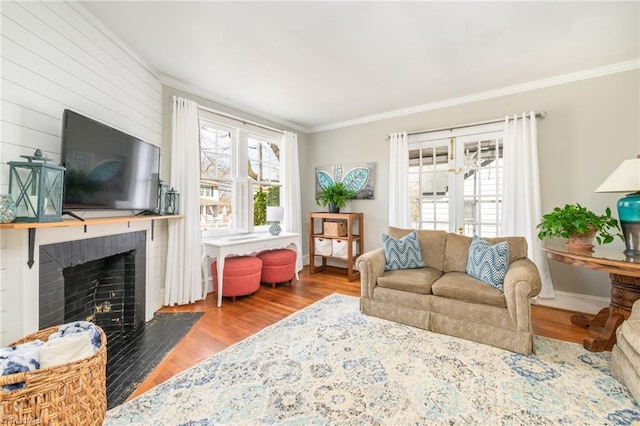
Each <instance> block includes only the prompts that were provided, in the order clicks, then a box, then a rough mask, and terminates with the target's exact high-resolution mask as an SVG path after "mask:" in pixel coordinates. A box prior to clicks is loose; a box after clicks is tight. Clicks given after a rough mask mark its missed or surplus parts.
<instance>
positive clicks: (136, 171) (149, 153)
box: [62, 109, 160, 211]
mask: <svg viewBox="0 0 640 426" xmlns="http://www.w3.org/2000/svg"><path fill="white" fill-rule="evenodd" d="M62 165H63V166H64V167H65V168H66V171H65V178H64V203H63V209H64V210H66V211H70V210H71V211H72V210H90V209H98V210H112V209H117V210H149V211H153V210H154V209H155V208H156V203H157V193H158V173H159V170H160V148H158V147H157V146H155V145H153V144H150V143H147V142H144V141H142V140H140V139H138V138H136V137H134V136H131V135H128V134H126V133H124V132H121V131H120V130H116V129H114V128H112V127H109V126H107V125H105V124H102V123H99V122H97V121H95V120H92V119H90V118H88V117H85V116H83V115H80V114H78V113H76V112H73V111H71V110H68V109H65V110H64V114H63V119H62Z"/></svg>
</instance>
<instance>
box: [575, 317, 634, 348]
mask: <svg viewBox="0 0 640 426" xmlns="http://www.w3.org/2000/svg"><path fill="white" fill-rule="evenodd" d="M600 312H602V311H600ZM623 321H624V317H623V316H622V315H620V314H618V313H615V312H614V313H612V314H611V316H609V319H608V320H607V322H606V324H605V325H604V328H603V329H602V331H601V332H600V335H599V336H596V337H593V336H587V337H585V338H584V341H583V342H582V345H583V346H584V348H585V349H587V350H589V351H591V352H602V351H610V350H611V349H613V345H615V344H616V330H617V329H618V327H620V325H621V324H622V322H623Z"/></svg>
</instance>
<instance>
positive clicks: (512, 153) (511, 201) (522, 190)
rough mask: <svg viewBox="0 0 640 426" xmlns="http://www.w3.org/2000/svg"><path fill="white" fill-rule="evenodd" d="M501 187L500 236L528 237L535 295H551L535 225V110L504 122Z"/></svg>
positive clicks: (537, 187)
mask: <svg viewBox="0 0 640 426" xmlns="http://www.w3.org/2000/svg"><path fill="white" fill-rule="evenodd" d="M503 140H504V183H503V185H504V187H503V194H502V197H503V198H502V227H501V229H500V232H501V234H502V235H505V236H506V235H521V236H524V237H525V238H526V239H527V243H528V245H529V258H530V259H531V260H532V261H533V262H534V263H535V264H536V266H537V267H538V270H539V271H540V277H541V278H542V290H541V291H540V294H539V295H538V297H541V298H554V297H555V293H554V291H553V283H552V282H551V274H550V273H549V265H548V263H547V257H546V255H545V253H544V251H543V250H542V242H541V241H540V240H539V239H538V231H537V229H536V226H537V224H538V223H539V222H540V219H541V218H542V213H541V207H540V178H539V169H538V131H537V127H536V115H535V113H534V112H531V113H529V115H528V116H527V115H526V114H524V113H523V114H522V116H521V117H518V116H517V115H514V116H513V117H506V118H505V122H504V136H503Z"/></svg>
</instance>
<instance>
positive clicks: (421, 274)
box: [377, 267, 442, 294]
mask: <svg viewBox="0 0 640 426" xmlns="http://www.w3.org/2000/svg"><path fill="white" fill-rule="evenodd" d="M441 276H442V272H440V271H437V270H435V269H433V268H429V267H426V268H418V269H403V270H401V271H388V272H385V273H383V274H382V275H381V276H379V277H378V282H377V284H378V286H380V287H384V288H391V289H394V290H402V291H408V292H412V293H419V294H431V286H432V284H433V283H434V282H435V281H436V280H437V279H438V278H440V277H441Z"/></svg>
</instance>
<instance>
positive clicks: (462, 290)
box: [431, 272, 507, 308]
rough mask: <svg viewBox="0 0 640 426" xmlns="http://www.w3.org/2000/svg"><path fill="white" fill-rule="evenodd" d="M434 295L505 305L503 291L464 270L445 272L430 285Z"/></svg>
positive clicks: (502, 306) (504, 306)
mask: <svg viewBox="0 0 640 426" xmlns="http://www.w3.org/2000/svg"><path fill="white" fill-rule="evenodd" d="M431 292H432V293H433V295H434V296H442V297H447V298H449V299H455V300H462V301H465V302H472V303H480V304H485V305H492V306H499V307H501V308H506V307H507V301H506V299H505V297H504V293H503V292H501V291H500V290H498V289H497V288H494V287H491V286H489V285H486V284H485V283H483V282H482V281H480V280H477V279H475V278H473V277H470V276H469V275H467V274H466V273H464V272H447V273H446V274H444V275H443V276H442V277H440V279H439V280H437V281H436V282H435V283H433V285H432V286H431Z"/></svg>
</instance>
